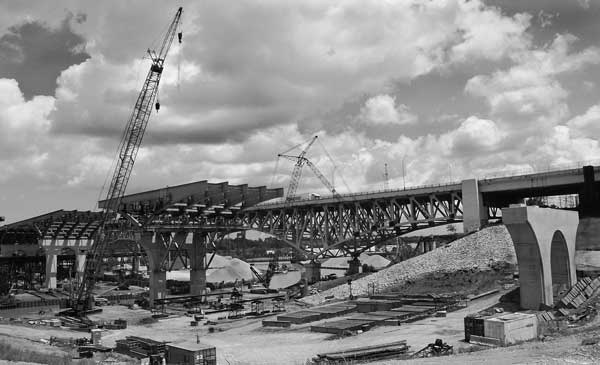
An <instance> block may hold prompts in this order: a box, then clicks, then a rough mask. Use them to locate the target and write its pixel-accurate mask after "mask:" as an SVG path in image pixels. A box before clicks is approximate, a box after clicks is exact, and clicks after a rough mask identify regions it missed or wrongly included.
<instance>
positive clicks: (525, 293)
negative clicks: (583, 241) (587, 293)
mask: <svg viewBox="0 0 600 365" xmlns="http://www.w3.org/2000/svg"><path fill="white" fill-rule="evenodd" d="M502 217H503V221H504V224H505V225H506V228H507V229H508V231H509V233H510V235H511V237H512V240H513V244H514V246H515V252H516V254H517V262H518V266H519V281H520V284H521V289H520V293H521V299H520V304H521V307H522V308H525V309H534V310H538V309H539V307H540V305H541V304H545V305H552V304H553V303H554V297H555V296H556V295H557V294H558V291H559V290H560V289H563V288H570V287H571V286H572V285H573V284H575V282H576V281H577V278H576V275H575V238H576V233H577V226H578V223H579V217H578V213H577V212H572V211H564V210H558V209H549V208H539V207H537V206H513V207H510V208H504V209H502Z"/></svg>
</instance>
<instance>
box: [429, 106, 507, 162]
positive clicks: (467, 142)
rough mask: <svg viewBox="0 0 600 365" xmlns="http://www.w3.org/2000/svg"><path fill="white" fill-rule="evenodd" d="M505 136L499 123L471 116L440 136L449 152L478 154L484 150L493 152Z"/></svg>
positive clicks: (441, 142)
mask: <svg viewBox="0 0 600 365" xmlns="http://www.w3.org/2000/svg"><path fill="white" fill-rule="evenodd" d="M504 136H505V132H503V131H501V130H500V128H499V127H498V125H496V123H494V122H493V121H491V120H487V119H480V118H478V117H475V116H470V117H469V118H467V119H466V120H465V121H463V122H462V123H461V124H460V126H459V127H458V128H457V129H455V130H453V131H451V132H448V133H445V134H443V135H441V136H440V141H439V142H440V144H441V145H442V146H443V147H444V149H445V150H446V151H447V152H446V153H447V154H451V153H452V152H454V153H455V154H456V155H463V156H469V157H471V156H476V155H477V154H478V153H482V152H488V153H489V152H492V151H493V150H494V149H495V148H496V147H498V145H499V144H500V142H501V141H502V139H503V138H504Z"/></svg>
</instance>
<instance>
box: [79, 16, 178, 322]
mask: <svg viewBox="0 0 600 365" xmlns="http://www.w3.org/2000/svg"><path fill="white" fill-rule="evenodd" d="M182 12H183V8H179V9H178V10H177V13H176V14H175V18H174V19H173V21H172V22H171V24H170V26H169V29H168V31H167V34H166V35H165V38H164V40H163V42H162V45H161V48H160V50H159V52H158V53H156V52H155V51H152V50H148V53H149V55H150V58H151V60H152V65H151V66H150V70H149V71H148V75H147V76H146V81H145V82H144V85H143V86H142V90H141V91H140V94H139V96H138V98H137V101H136V102H135V106H134V108H133V112H132V113H131V116H130V117H129V120H128V121H127V125H126V127H125V131H124V132H123V135H122V137H121V142H120V144H119V152H118V157H117V158H118V159H117V164H116V166H115V170H114V172H113V176H112V179H111V183H110V186H109V188H108V191H107V194H106V200H105V201H106V205H105V210H104V214H103V216H102V225H101V227H100V229H99V230H98V233H97V235H96V237H95V239H94V243H93V245H92V247H91V249H90V252H89V253H88V258H87V260H86V262H85V269H84V272H83V278H82V280H81V283H80V286H79V288H78V290H77V293H76V296H75V297H74V298H72V300H73V303H71V304H72V307H73V309H74V310H75V312H76V313H78V314H82V313H83V312H84V311H85V310H87V309H90V308H91V305H92V303H91V298H92V296H91V291H92V288H93V286H94V283H95V279H96V276H97V273H98V271H99V269H100V267H101V264H102V258H103V256H104V250H105V248H106V246H107V243H108V242H109V241H110V240H111V237H109V234H108V233H107V231H106V224H107V222H109V220H110V219H112V218H113V217H116V214H117V211H118V209H119V206H120V204H121V199H122V198H123V196H124V195H125V189H126V188H127V183H128V182H129V177H130V176H131V171H132V169H133V164H134V163H135V159H136V156H137V153H138V150H139V148H140V145H141V143H142V139H143V137H144V132H145V131H146V126H147V125H148V119H149V118H150V114H151V112H152V106H153V104H154V101H155V100H156V95H157V92H158V84H159V82H160V78H161V75H162V72H163V68H164V62H165V59H166V57H167V54H168V53H169V48H170V47H171V44H172V43H173V39H174V38H175V34H176V32H177V27H178V25H179V22H180V20H181V15H182ZM179 40H180V41H181V33H180V34H179Z"/></svg>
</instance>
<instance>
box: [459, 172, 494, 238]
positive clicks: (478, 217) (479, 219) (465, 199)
mask: <svg viewBox="0 0 600 365" xmlns="http://www.w3.org/2000/svg"><path fill="white" fill-rule="evenodd" d="M462 205H463V226H464V230H465V232H474V231H478V230H479V229H480V228H481V227H483V226H484V225H485V224H486V223H487V220H488V212H487V208H486V207H485V206H484V205H483V197H482V195H481V193H480V192H479V183H478V182H477V179H469V180H463V182H462Z"/></svg>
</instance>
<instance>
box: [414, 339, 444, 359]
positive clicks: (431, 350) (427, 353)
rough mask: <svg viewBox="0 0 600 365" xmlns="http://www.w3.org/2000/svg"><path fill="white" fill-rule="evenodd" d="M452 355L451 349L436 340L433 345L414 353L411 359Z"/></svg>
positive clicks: (439, 340)
mask: <svg viewBox="0 0 600 365" xmlns="http://www.w3.org/2000/svg"><path fill="white" fill-rule="evenodd" d="M453 353H454V349H453V347H452V346H450V345H448V344H447V343H445V342H444V341H442V340H441V339H439V338H438V339H436V340H435V342H434V343H430V344H429V345H427V346H425V347H424V348H422V349H421V350H419V351H417V352H415V353H414V354H413V355H412V357H432V356H448V355H452V354H453Z"/></svg>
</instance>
